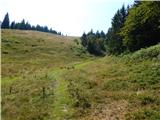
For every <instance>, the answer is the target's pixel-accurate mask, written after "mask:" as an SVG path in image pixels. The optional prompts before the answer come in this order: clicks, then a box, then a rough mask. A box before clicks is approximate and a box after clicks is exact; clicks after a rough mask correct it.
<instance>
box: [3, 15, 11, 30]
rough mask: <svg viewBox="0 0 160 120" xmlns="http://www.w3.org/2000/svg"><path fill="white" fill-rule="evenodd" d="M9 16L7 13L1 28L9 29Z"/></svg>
mask: <svg viewBox="0 0 160 120" xmlns="http://www.w3.org/2000/svg"><path fill="white" fill-rule="evenodd" d="M9 22H10V21H9V14H8V13H7V14H6V15H5V17H4V20H3V22H2V25H1V28H9Z"/></svg>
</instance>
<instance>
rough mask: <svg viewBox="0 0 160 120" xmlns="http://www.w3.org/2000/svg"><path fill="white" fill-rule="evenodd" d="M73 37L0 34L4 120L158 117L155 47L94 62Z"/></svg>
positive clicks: (159, 56) (159, 65)
mask: <svg viewBox="0 0 160 120" xmlns="http://www.w3.org/2000/svg"><path fill="white" fill-rule="evenodd" d="M55 37H57V40H55ZM39 39H41V40H44V42H45V44H41V43H39V42H36V41H38V40H39ZM66 39H67V40H66ZM68 39H69V40H68ZM74 39H75V38H70V37H62V36H61V37H60V36H54V35H50V34H46V33H40V32H31V31H14V30H13V31H10V30H5V31H2V73H3V74H2V117H3V118H4V119H5V120H22V119H23V120H49V119H54V120H64V119H69V120H70V119H73V120H125V119H127V120H143V119H146V120H158V119H160V109H159V108H160V93H159V92H160V45H156V46H153V47H150V48H147V49H142V50H140V51H137V52H135V53H133V54H128V55H122V56H117V57H115V56H106V57H101V58H96V57H93V56H89V55H88V54H86V53H85V50H83V49H82V48H81V46H80V45H77V44H76V42H74V41H75V40H74ZM27 40H28V41H27ZM30 40H33V41H35V43H34V44H33V42H31V41H30ZM6 41H7V42H6ZM8 41H9V42H8ZM13 41H19V43H23V44H21V45H17V44H18V43H16V42H13ZM62 41H63V44H62ZM8 43H9V44H8ZM24 43H25V44H24ZM22 45H24V46H22ZM32 45H33V46H32ZM35 45H36V46H35ZM35 47H36V48H35ZM13 48H14V49H13ZM24 48H25V49H24ZM26 49H27V50H28V52H26V53H24V52H22V51H23V50H26ZM50 51H52V52H50ZM8 66H9V67H8Z"/></svg>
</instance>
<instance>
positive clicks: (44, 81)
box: [1, 29, 93, 120]
mask: <svg viewBox="0 0 160 120" xmlns="http://www.w3.org/2000/svg"><path fill="white" fill-rule="evenodd" d="M75 39H78V38H76V37H65V36H58V35H53V34H48V33H43V32H36V31H21V30H7V29H5V30H2V50H1V52H2V65H1V66H2V118H4V119H5V120H19V119H20V120H22V119H23V120H28V119H42V118H43V119H44V118H47V119H48V118H49V117H51V116H52V111H53V110H52V105H53V100H54V99H53V97H54V95H53V86H54V85H53V83H54V81H53V80H51V79H49V78H48V77H47V74H48V72H49V71H50V69H56V68H63V67H65V66H66V65H68V64H73V63H79V62H82V61H85V60H89V59H93V58H92V57H91V56H90V55H88V54H86V53H85V50H84V49H83V48H82V47H81V45H80V44H78V42H77V40H75ZM43 89H45V94H49V95H48V97H47V98H46V99H45V102H44V99H43V97H44V96H45V95H44V94H43ZM46 92H47V93H46Z"/></svg>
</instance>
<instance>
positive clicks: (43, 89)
mask: <svg viewBox="0 0 160 120" xmlns="http://www.w3.org/2000/svg"><path fill="white" fill-rule="evenodd" d="M42 92H43V98H45V87H43V88H42Z"/></svg>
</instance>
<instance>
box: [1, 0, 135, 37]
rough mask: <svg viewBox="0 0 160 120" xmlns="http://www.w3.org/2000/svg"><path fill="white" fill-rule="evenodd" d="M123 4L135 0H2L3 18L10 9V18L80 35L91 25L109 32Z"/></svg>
mask: <svg viewBox="0 0 160 120" xmlns="http://www.w3.org/2000/svg"><path fill="white" fill-rule="evenodd" d="M123 4H125V6H127V5H128V4H129V5H131V4H133V0H1V1H0V8H1V10H0V20H1V21H2V20H3V18H4V15H5V14H6V13H7V12H8V13H9V16H10V21H13V20H15V21H16V22H20V21H21V20H22V19H23V18H24V19H25V20H26V21H29V22H30V23H31V24H32V25H36V24H40V25H47V26H48V27H52V28H53V29H55V30H57V31H61V32H62V33H63V34H64V35H66V34H67V35H70V36H81V35H82V33H83V32H88V31H90V30H91V28H92V29H93V31H97V30H99V31H101V30H103V31H104V32H105V33H106V32H107V30H108V28H109V27H110V26H111V19H112V17H113V16H114V14H115V12H116V11H117V10H118V9H119V8H121V6H122V5H123Z"/></svg>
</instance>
